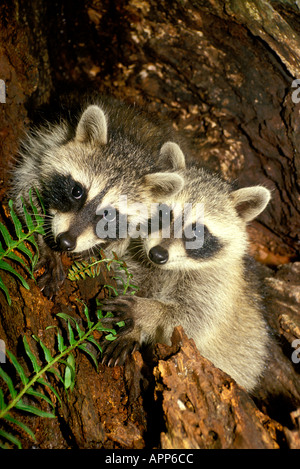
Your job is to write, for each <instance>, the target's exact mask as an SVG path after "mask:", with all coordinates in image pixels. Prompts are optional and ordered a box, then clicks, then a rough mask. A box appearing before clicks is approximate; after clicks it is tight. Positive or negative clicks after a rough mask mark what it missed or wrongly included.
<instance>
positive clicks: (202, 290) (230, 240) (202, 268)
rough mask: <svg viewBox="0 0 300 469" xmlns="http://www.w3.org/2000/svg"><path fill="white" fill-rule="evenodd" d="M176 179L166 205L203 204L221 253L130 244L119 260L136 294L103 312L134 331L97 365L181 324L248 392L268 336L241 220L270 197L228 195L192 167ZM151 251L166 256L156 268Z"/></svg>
mask: <svg viewBox="0 0 300 469" xmlns="http://www.w3.org/2000/svg"><path fill="white" fill-rule="evenodd" d="M180 174H181V175H182V176H183V177H184V178H185V186H184V188H183V190H182V191H181V192H179V193H178V194H177V195H176V196H174V197H172V198H171V199H170V200H169V201H167V203H169V204H170V205H171V204H172V203H174V202H176V203H182V204H183V203H186V202H193V203H200V202H202V203H204V223H205V224H206V225H207V226H208V228H209V230H210V232H211V233H212V234H213V235H214V236H216V238H217V239H218V240H219V242H220V246H221V248H220V250H218V251H216V252H215V253H213V254H212V255H211V256H210V257H208V258H199V259H193V258H190V257H189V256H188V255H187V250H186V247H185V245H184V242H183V239H175V238H171V239H163V238H161V237H159V236H157V238H156V239H151V238H146V239H139V240H132V241H131V244H130V247H129V250H128V252H127V254H126V256H125V261H126V263H127V265H128V267H129V270H130V271H131V272H132V273H133V278H134V281H135V283H136V284H137V285H139V286H140V287H141V289H140V291H139V293H138V295H137V296H136V295H135V296H134V297H128V298H116V299H111V300H107V301H106V302H105V305H104V310H107V311H108V310H111V311H113V312H115V313H116V314H117V316H119V318H120V317H123V319H124V318H126V317H127V318H130V319H131V320H132V321H133V324H134V327H133V330H132V331H131V332H128V334H127V335H125V333H124V336H123V337H121V338H120V339H119V345H118V339H117V341H116V342H115V343H113V344H111V345H110V346H109V347H108V349H107V351H106V354H105V358H104V362H108V363H109V364H115V363H122V361H124V359H125V357H126V353H127V352H128V351H130V350H131V349H132V348H133V347H136V346H137V344H143V343H144V344H148V345H150V346H152V345H153V344H155V343H157V342H161V343H167V344H170V341H171V336H172V333H173V329H174V327H175V326H178V325H181V326H183V328H184V330H185V332H186V333H187V335H188V336H189V337H190V338H192V339H194V341H195V344H196V346H197V347H198V349H199V351H200V352H201V354H202V355H203V356H205V357H206V358H208V359H209V360H211V361H212V362H213V363H214V364H215V365H216V366H217V367H219V368H221V369H222V370H223V371H225V372H227V373H228V374H229V375H230V376H232V377H233V378H234V379H235V380H236V381H237V383H239V384H240V385H242V386H243V387H245V388H246V389H247V390H248V391H253V390H254V388H255V387H256V385H257V384H258V381H259V378H260V376H261V375H262V373H263V371H264V367H265V363H266V359H267V356H268V333H267V326H266V324H265V321H264V319H263V315H262V312H261V307H260V297H259V295H258V293H257V292H256V291H255V288H254V286H253V283H252V281H251V276H252V273H250V272H249V271H247V268H246V264H245V256H246V255H247V247H248V239H247V233H246V221H247V222H248V221H250V219H252V218H254V216H257V215H258V213H260V211H261V210H263V208H264V207H265V206H266V204H267V202H268V200H269V198H270V193H269V191H268V190H267V189H265V188H263V187H259V186H257V187H254V188H246V189H240V190H238V191H233V190H232V189H231V186H230V185H229V184H227V183H225V182H223V181H221V180H220V179H219V178H218V177H217V176H215V175H211V174H209V173H207V172H206V171H204V170H203V169H199V168H196V167H191V168H189V169H187V170H185V171H181V172H180ZM242 202H243V205H242ZM158 245H159V246H161V247H162V248H163V249H165V250H167V251H168V253H169V259H168V261H167V262H166V263H165V264H163V265H157V264H154V263H153V262H151V259H150V258H149V252H150V249H151V248H152V247H155V246H158ZM122 315H123V316H122ZM122 342H123V347H122Z"/></svg>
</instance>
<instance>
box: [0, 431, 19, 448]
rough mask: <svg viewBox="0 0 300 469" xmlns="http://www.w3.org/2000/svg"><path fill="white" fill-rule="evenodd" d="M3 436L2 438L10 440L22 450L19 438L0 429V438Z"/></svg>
mask: <svg viewBox="0 0 300 469" xmlns="http://www.w3.org/2000/svg"><path fill="white" fill-rule="evenodd" d="M1 436H2V438H5V439H6V440H8V441H10V442H11V443H13V444H14V445H16V446H17V447H18V448H19V449H21V448H22V445H21V442H20V440H18V438H17V437H15V436H13V435H11V434H10V433H8V432H6V431H5V430H1V429H0V437H1ZM3 448H4V446H3Z"/></svg>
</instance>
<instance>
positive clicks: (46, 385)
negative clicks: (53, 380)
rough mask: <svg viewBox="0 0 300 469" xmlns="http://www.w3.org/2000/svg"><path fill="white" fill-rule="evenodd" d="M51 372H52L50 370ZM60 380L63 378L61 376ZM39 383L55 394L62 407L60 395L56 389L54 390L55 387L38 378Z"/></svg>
mask: <svg viewBox="0 0 300 469" xmlns="http://www.w3.org/2000/svg"><path fill="white" fill-rule="evenodd" d="M49 371H50V370H49ZM59 378H60V379H61V376H60V375H59ZM37 383H39V384H41V385H42V386H45V387H47V388H49V389H50V390H51V391H52V392H53V394H54V395H55V397H56V398H57V400H58V402H59V403H60V405H61V404H62V402H61V398H60V397H59V394H58V392H57V391H56V389H54V387H53V386H51V384H49V383H47V381H45V380H44V379H43V378H38V379H37Z"/></svg>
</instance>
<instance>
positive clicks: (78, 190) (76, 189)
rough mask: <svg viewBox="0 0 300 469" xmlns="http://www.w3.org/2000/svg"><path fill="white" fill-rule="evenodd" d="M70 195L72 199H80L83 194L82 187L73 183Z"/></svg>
mask: <svg viewBox="0 0 300 469" xmlns="http://www.w3.org/2000/svg"><path fill="white" fill-rule="evenodd" d="M72 196H73V197H74V199H81V197H82V196H83V188H82V187H81V186H80V185H79V184H75V186H74V187H73V189H72Z"/></svg>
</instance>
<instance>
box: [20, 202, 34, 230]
mask: <svg viewBox="0 0 300 469" xmlns="http://www.w3.org/2000/svg"><path fill="white" fill-rule="evenodd" d="M21 200H22V202H23V205H22V206H23V212H24V217H25V221H26V225H27V228H28V230H29V231H30V232H31V231H34V228H35V225H34V223H33V219H32V217H31V215H29V213H28V210H27V208H26V205H25V202H24V199H22V198H21Z"/></svg>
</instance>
